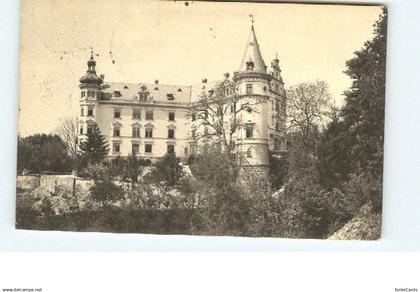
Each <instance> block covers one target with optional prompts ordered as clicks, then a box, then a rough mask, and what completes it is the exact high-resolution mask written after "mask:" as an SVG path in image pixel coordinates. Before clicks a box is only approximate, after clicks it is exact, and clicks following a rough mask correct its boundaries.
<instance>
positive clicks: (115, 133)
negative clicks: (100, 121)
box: [114, 128, 120, 137]
mask: <svg viewBox="0 0 420 292" xmlns="http://www.w3.org/2000/svg"><path fill="white" fill-rule="evenodd" d="M119 136H120V128H114V137H119Z"/></svg>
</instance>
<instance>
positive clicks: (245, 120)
mask: <svg viewBox="0 0 420 292" xmlns="http://www.w3.org/2000/svg"><path fill="white" fill-rule="evenodd" d="M234 81H235V83H236V84H237V88H238V94H239V95H240V97H241V105H242V106H243V107H244V108H246V110H245V111H242V112H241V117H240V118H241V120H242V124H243V127H242V129H241V131H240V133H239V135H238V137H237V140H236V145H237V150H238V151H239V152H240V153H242V155H243V157H244V159H243V163H242V168H243V171H244V172H251V171H254V172H255V171H256V172H258V173H261V174H264V175H268V169H269V154H268V151H269V149H268V146H269V138H270V133H269V129H268V123H269V120H270V81H271V74H268V73H267V66H266V65H265V62H264V60H263V58H262V55H261V51H260V47H259V44H258V41H257V37H256V33H255V29H254V24H253V23H252V26H251V31H250V34H249V38H248V42H247V44H246V47H245V52H244V54H243V57H242V61H241V64H240V66H239V70H238V71H237V72H235V74H234Z"/></svg>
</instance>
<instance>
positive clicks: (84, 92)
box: [79, 51, 103, 140]
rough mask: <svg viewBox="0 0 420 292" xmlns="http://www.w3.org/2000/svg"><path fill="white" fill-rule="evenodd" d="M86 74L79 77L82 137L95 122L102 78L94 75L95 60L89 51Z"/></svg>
mask: <svg viewBox="0 0 420 292" xmlns="http://www.w3.org/2000/svg"><path fill="white" fill-rule="evenodd" d="M87 67H88V69H87V71H86V74H85V75H84V76H83V77H82V78H80V80H79V81H80V84H79V88H80V102H79V104H80V118H79V138H80V139H82V140H83V139H84V138H85V137H86V134H87V133H88V131H89V130H90V127H91V126H92V125H93V124H94V123H96V120H95V118H96V114H97V110H98V100H99V99H100V96H101V85H102V82H103V80H102V78H101V77H98V75H96V61H95V59H94V58H93V51H91V54H90V59H89V61H88V62H87Z"/></svg>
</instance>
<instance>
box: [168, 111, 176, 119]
mask: <svg viewBox="0 0 420 292" xmlns="http://www.w3.org/2000/svg"><path fill="white" fill-rule="evenodd" d="M168 118H169V120H170V121H175V113H174V112H170V113H169V117H168Z"/></svg>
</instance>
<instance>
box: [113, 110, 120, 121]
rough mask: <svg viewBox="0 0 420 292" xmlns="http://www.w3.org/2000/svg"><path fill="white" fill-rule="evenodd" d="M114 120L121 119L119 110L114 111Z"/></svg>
mask: <svg viewBox="0 0 420 292" xmlns="http://www.w3.org/2000/svg"><path fill="white" fill-rule="evenodd" d="M114 118H117V119H119V118H121V110H119V109H116V110H114Z"/></svg>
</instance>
